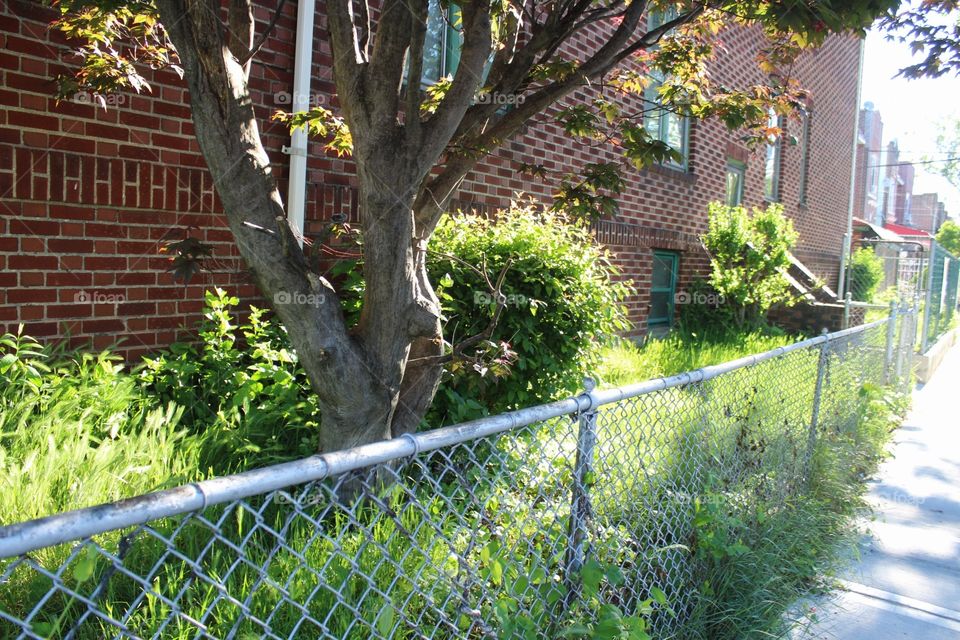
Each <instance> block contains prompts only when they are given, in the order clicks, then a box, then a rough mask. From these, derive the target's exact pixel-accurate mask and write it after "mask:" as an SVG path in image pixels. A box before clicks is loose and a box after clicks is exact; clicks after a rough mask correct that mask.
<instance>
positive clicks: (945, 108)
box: [862, 30, 960, 218]
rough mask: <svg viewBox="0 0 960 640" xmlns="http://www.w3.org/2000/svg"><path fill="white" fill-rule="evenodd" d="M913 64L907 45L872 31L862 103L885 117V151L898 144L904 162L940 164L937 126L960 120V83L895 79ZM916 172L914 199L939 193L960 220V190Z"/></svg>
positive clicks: (866, 49)
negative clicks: (891, 143) (927, 159)
mask: <svg viewBox="0 0 960 640" xmlns="http://www.w3.org/2000/svg"><path fill="white" fill-rule="evenodd" d="M911 61H913V58H912V55H911V53H910V49H909V47H908V46H907V45H906V44H902V43H899V42H890V41H887V40H886V39H885V37H884V34H883V32H881V31H878V30H872V31H871V32H870V33H869V34H868V35H867V40H866V44H865V46H864V58H863V88H862V99H863V102H872V103H873V104H874V108H875V109H877V110H879V111H880V116H881V118H882V119H883V140H884V145H886V143H887V142H888V141H890V140H892V139H894V138H895V139H896V140H897V142H898V143H899V145H900V159H901V160H908V161H909V160H917V161H919V160H921V159H922V156H924V155H929V156H932V158H935V157H936V156H937V154H938V153H939V152H938V151H937V145H936V140H937V124H938V123H939V122H942V121H943V120H945V119H948V118H956V117H958V116H960V78H957V77H954V76H942V77H940V78H936V79H922V80H907V79H905V78H895V77H894V76H895V75H896V73H897V71H898V70H900V69H901V68H903V67H905V66H907V65H908V64H910V63H911ZM940 156H941V157H943V154H942V153H941V154H940ZM916 168H917V177H916V181H915V184H914V193H925V192H929V191H936V192H938V193H939V194H940V199H941V200H942V201H944V202H946V206H947V212H948V213H949V214H950V215H951V216H953V217H954V218H957V217H960V190H958V189H956V188H955V187H953V186H951V185H950V183H948V182H947V181H946V180H945V179H944V178H943V177H942V176H934V175H931V174H930V173H928V172H926V171H925V170H924V166H923V165H917V167H916Z"/></svg>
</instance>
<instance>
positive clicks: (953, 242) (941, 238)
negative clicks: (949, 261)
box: [937, 220, 960, 257]
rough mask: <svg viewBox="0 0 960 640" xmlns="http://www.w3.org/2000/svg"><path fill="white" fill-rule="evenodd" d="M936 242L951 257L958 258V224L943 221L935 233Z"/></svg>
mask: <svg viewBox="0 0 960 640" xmlns="http://www.w3.org/2000/svg"><path fill="white" fill-rule="evenodd" d="M937 242H938V243H940V246H941V247H943V248H944V249H946V250H947V251H949V252H950V253H952V254H953V255H955V256H957V257H960V224H957V223H956V222H954V221H953V220H947V221H945V222H944V223H943V224H942V225H940V231H938V232H937Z"/></svg>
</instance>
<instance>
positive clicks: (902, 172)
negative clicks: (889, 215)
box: [894, 164, 916, 225]
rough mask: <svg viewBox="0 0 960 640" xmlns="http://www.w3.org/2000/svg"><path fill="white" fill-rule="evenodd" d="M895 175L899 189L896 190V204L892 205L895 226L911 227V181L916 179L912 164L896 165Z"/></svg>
mask: <svg viewBox="0 0 960 640" xmlns="http://www.w3.org/2000/svg"><path fill="white" fill-rule="evenodd" d="M897 175H898V177H899V180H900V184H901V188H900V189H898V190H897V197H896V202H895V203H894V211H895V213H896V222H897V224H904V225H911V224H913V221H912V220H913V219H912V216H911V207H912V205H913V180H914V178H915V177H916V169H915V168H914V166H913V165H912V164H900V165H897Z"/></svg>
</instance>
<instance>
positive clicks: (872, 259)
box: [849, 247, 883, 302]
mask: <svg viewBox="0 0 960 640" xmlns="http://www.w3.org/2000/svg"><path fill="white" fill-rule="evenodd" d="M849 273H850V295H851V296H852V297H853V299H854V300H857V301H859V302H873V299H874V297H875V296H876V295H877V288H878V287H879V286H880V283H881V282H882V281H883V259H882V258H880V257H879V256H877V254H876V253H874V251H873V249H872V248H870V247H863V248H860V249H857V250H856V251H854V253H853V256H851V258H850V271H849Z"/></svg>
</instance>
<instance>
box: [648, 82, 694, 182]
mask: <svg viewBox="0 0 960 640" xmlns="http://www.w3.org/2000/svg"><path fill="white" fill-rule="evenodd" d="M662 84H663V79H662V77H661V78H658V77H656V75H654V76H653V79H652V81H651V82H650V85H649V86H648V87H647V89H646V91H645V92H644V98H645V99H646V101H647V104H646V106H645V107H644V111H643V126H644V127H645V128H646V130H647V133H649V134H650V137H651V138H653V139H655V140H660V141H661V142H665V143H667V144H668V145H670V147H671V148H673V149H675V150H676V151H679V152H680V155H681V156H683V160H682V161H681V162H679V163H678V162H668V163H667V164H668V165H672V166H675V167H679V168H681V169H686V168H687V155H688V151H689V149H688V147H689V144H688V137H689V133H688V128H689V124H688V121H687V118H686V117H685V116H682V115H680V114H679V113H674V112H672V111H667V109H666V108H665V107H663V106H661V105H660V92H659V88H660V85H662Z"/></svg>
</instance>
